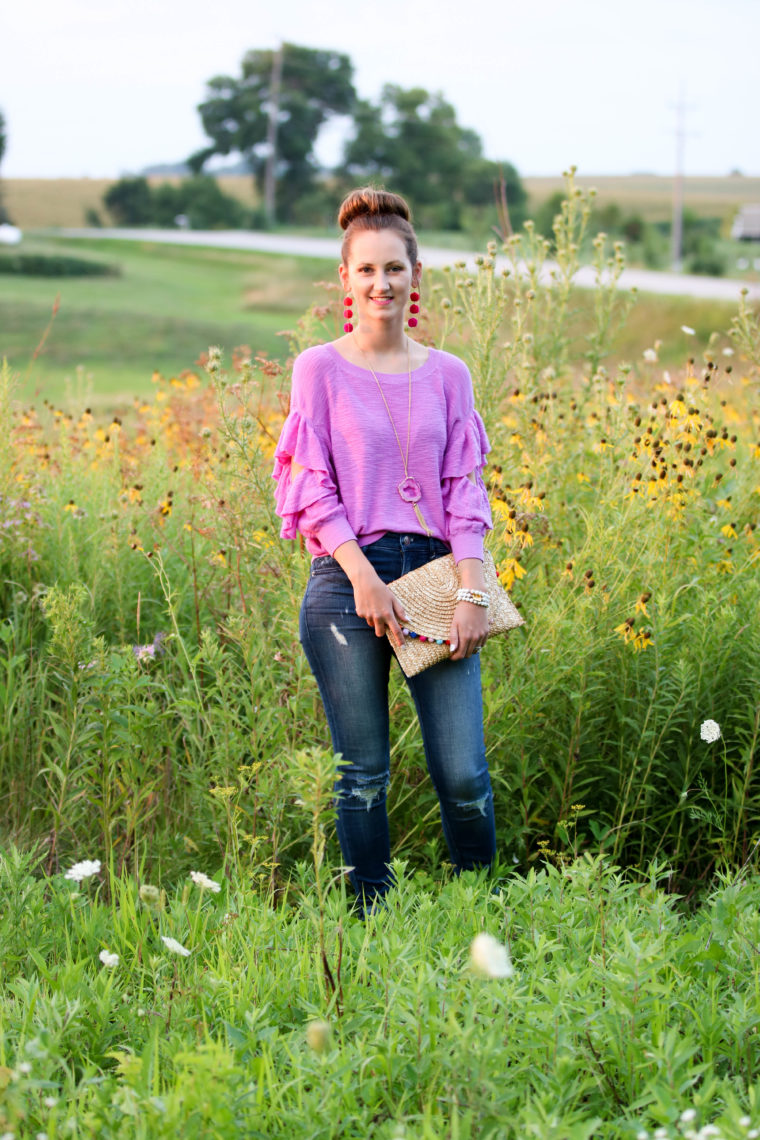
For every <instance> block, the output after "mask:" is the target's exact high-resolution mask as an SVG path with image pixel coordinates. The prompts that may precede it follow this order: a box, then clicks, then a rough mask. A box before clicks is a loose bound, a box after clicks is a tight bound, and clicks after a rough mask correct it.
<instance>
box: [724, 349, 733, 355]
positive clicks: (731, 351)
mask: <svg viewBox="0 0 760 1140" xmlns="http://www.w3.org/2000/svg"><path fill="white" fill-rule="evenodd" d="M723 355H724V356H733V355H734V350H733V349H732V348H724V349H723Z"/></svg>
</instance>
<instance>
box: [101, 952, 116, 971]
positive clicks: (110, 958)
mask: <svg viewBox="0 0 760 1140" xmlns="http://www.w3.org/2000/svg"><path fill="white" fill-rule="evenodd" d="M98 957H99V958H100V960H101V962H102V963H103V965H104V966H106V967H107V968H108V969H109V970H112V969H113V968H114V966H118V964H119V955H118V954H111V953H110V951H108V950H101V951H100V953H99V954H98Z"/></svg>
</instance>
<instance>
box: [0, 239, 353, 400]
mask: <svg viewBox="0 0 760 1140" xmlns="http://www.w3.org/2000/svg"><path fill="white" fill-rule="evenodd" d="M27 247H28V248H29V249H35V250H42V249H45V248H48V249H50V248H55V250H57V251H59V252H64V251H65V252H69V253H72V254H74V255H75V256H95V257H97V258H99V259H100V260H104V261H107V262H109V263H111V264H116V265H118V266H119V269H120V271H121V272H120V276H118V277H106V278H95V277H93V278H58V279H55V278H31V277H28V278H19V277H14V276H0V330H2V331H0V355H5V356H7V357H8V359H9V361H10V363H11V365H12V367H13V368H14V369H15V370H16V371H17V372H19V373H20V374H21V375H22V376H23V377H24V378H25V390H26V393H28V395H30V396H31V395H32V394H33V393H34V391H35V390H37V391H41V392H42V393H43V394H44V395H46V396H47V397H48V398H50V399H52V400H55V399H57V398H58V395H59V394H60V393H61V392H62V391H63V390H64V387H65V384H66V381H67V380H71V379H73V378H75V377H76V376H77V375H79V377H80V380H79V385H80V386H82V383H83V384H84V387H85V388H86V387H87V385H88V382H90V381H89V380H88V378H90V377H91V385H92V387H93V396H92V401H91V402H94V403H96V404H97V403H98V402H113V401H115V400H116V401H118V400H119V399H120V398H122V397H131V396H132V395H133V394H136V393H138V392H146V391H148V390H149V388H150V378H151V375H152V373H153V371H154V370H155V369H157V370H159V371H160V372H163V373H164V374H168V375H173V374H175V373H177V372H180V371H182V370H183V369H186V368H191V367H193V365H194V363H195V361H196V360H197V359H198V357H199V355H200V354H201V353H202V352H204V351H205V350H206V349H207V348H208V347H209V345H211V344H219V345H221V346H222V348H223V349H224V350H225V352H226V353H229V352H230V350H231V349H232V348H234V347H235V346H236V345H239V344H248V345H250V346H251V347H252V348H253V349H255V350H259V349H261V350H264V351H265V352H267V353H268V354H270V355H272V356H275V355H278V356H283V355H284V354H285V348H284V342H283V339H282V337H280V336H279V335H278V334H279V333H280V332H281V331H282V330H283V329H287V328H291V327H292V326H293V324H294V323H295V321H296V319H297V318H298V317H299V316H300V315H301V314H302V313H303V312H304V310H305V309H306V308H307V306H308V305H309V303H310V302H312V301H314V300H315V298H316V296H317V291H315V289H314V287H313V285H314V282H316V281H319V280H322V279H326V278H328V277H330V278H331V277H332V276H333V274H334V268H335V267H334V265H333V264H331V263H329V262H321V261H316V260H312V259H308V258H307V259H296V258H291V257H271V256H270V255H266V254H257V253H248V252H243V251H234V250H216V249H201V248H180V247H173V246H168V245H154V244H151V243H147V242H146V243H136V242H119V241H105V240H92V241H77V242H72V241H69V242H66V241H64V240H63V239H45V241H44V242H42V241H40V240H34V239H32V240H31V241H29V242H28V243H25V245H24V248H27ZM58 295H60V309H59V312H58V313H57V315H56V317H55V320H54V321H53V324H52V327H51V329H50V333H49V335H48V337H47V339H46V341H45V344H44V347H43V349H42V351H41V353H40V354H39V356H38V357H37V359H35V360H33V359H32V357H33V353H34V351H35V348H36V346H37V345H38V344H39V342H40V340H41V338H42V335H43V332H44V330H45V328H46V326H47V325H48V322H49V320H50V315H51V312H52V308H53V304H54V301H55V298H56V296H58Z"/></svg>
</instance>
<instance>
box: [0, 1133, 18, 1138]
mask: <svg viewBox="0 0 760 1140" xmlns="http://www.w3.org/2000/svg"><path fill="white" fill-rule="evenodd" d="M0 1140H16V1133H15V1132H3V1134H2V1136H0Z"/></svg>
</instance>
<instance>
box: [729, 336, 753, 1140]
mask: <svg viewBox="0 0 760 1140" xmlns="http://www.w3.org/2000/svg"><path fill="white" fill-rule="evenodd" d="M724 352H725V349H724ZM751 1123H752V1117H751V1116H740V1117H739V1125H740V1127H741V1128H749V1126H750V1124H751Z"/></svg>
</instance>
